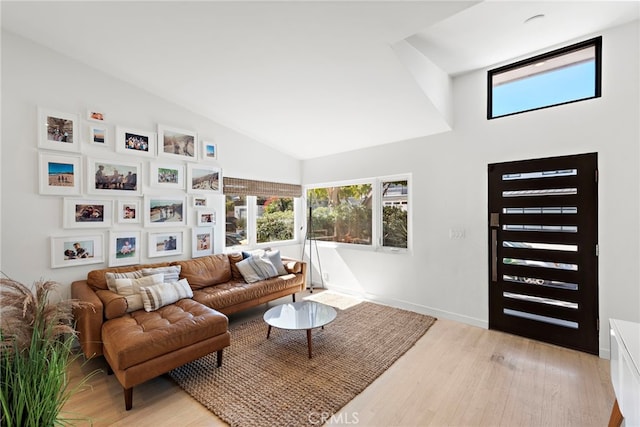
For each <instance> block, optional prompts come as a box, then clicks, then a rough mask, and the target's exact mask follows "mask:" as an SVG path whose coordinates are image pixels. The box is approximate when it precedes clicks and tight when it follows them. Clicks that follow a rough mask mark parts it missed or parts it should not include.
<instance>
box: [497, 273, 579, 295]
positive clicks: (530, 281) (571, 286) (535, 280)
mask: <svg viewBox="0 0 640 427" xmlns="http://www.w3.org/2000/svg"><path fill="white" fill-rule="evenodd" d="M502 280H504V281H506V282H512V283H521V284H526V285H536V286H547V287H550V288H557V289H568V290H571V291H577V290H578V284H577V283H569V282H561V281H559V280H547V279H541V278H539V277H524V276H511V275H508V274H503V275H502Z"/></svg>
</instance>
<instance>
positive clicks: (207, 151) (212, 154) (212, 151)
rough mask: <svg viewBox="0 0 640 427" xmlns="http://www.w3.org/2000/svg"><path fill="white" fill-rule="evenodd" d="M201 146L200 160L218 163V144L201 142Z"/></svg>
mask: <svg viewBox="0 0 640 427" xmlns="http://www.w3.org/2000/svg"><path fill="white" fill-rule="evenodd" d="M200 146H201V149H200V160H203V161H216V160H217V159H218V144H216V143H215V142H210V141H201V142H200Z"/></svg>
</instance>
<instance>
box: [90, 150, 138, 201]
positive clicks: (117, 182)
mask: <svg viewBox="0 0 640 427" xmlns="http://www.w3.org/2000/svg"><path fill="white" fill-rule="evenodd" d="M141 173H142V164H141V163H137V162H123V161H119V160H99V159H92V158H88V159H87V191H88V192H89V193H91V194H104V195H110V196H116V195H124V196H134V195H137V196H139V195H140V194H141V193H142V191H141V187H142V183H141V179H140V177H141V176H142V175H141Z"/></svg>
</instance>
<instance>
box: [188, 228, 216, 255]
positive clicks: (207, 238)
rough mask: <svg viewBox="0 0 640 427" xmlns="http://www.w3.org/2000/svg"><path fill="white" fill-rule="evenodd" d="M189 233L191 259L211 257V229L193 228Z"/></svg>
mask: <svg viewBox="0 0 640 427" xmlns="http://www.w3.org/2000/svg"><path fill="white" fill-rule="evenodd" d="M191 231H192V233H191V246H192V247H191V257H192V258H198V257H202V256H207V255H213V228H212V227H194V228H192V229H191Z"/></svg>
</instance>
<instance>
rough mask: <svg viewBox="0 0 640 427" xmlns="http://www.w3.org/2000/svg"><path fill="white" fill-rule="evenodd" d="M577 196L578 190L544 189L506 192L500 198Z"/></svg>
mask: <svg viewBox="0 0 640 427" xmlns="http://www.w3.org/2000/svg"><path fill="white" fill-rule="evenodd" d="M574 194H578V189H577V188H575V187H573V188H545V189H543V190H507V191H503V192H502V197H540V196H570V195H574Z"/></svg>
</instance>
